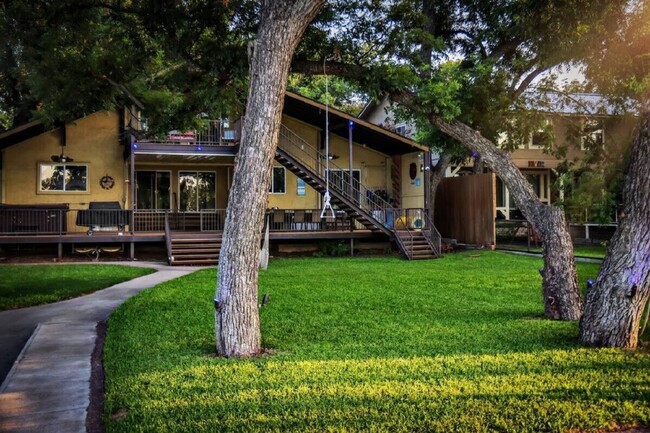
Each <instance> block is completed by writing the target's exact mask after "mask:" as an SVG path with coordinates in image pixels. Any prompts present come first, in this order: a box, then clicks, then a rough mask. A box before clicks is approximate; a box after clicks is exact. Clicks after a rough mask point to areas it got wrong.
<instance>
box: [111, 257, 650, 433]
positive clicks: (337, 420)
mask: <svg viewBox="0 0 650 433" xmlns="http://www.w3.org/2000/svg"><path fill="white" fill-rule="evenodd" d="M540 267H541V260H539V259H536V258H530V257H521V256H514V255H508V254H504V253H498V252H480V253H462V254H453V255H449V256H446V257H445V258H443V259H441V260H435V261H422V262H406V261H403V260H400V259H396V258H372V259H293V260H275V261H273V262H272V263H271V265H270V267H269V270H268V271H266V272H264V273H262V274H261V276H260V293H264V292H268V293H269V294H270V302H269V303H268V305H267V306H266V307H264V308H263V309H262V310H261V321H262V331H263V344H264V346H265V347H266V348H269V349H270V350H271V351H272V354H271V355H269V356H264V357H261V358H257V359H246V360H227V359H218V358H215V357H214V310H213V306H212V301H211V300H212V298H213V296H214V286H215V274H214V271H213V270H207V271H200V272H197V273H195V274H192V275H189V276H187V277H184V278H181V279H178V280H174V281H170V282H168V283H165V284H162V285H160V286H158V287H157V288H155V289H153V290H149V291H147V292H144V293H142V294H140V295H138V296H136V297H135V298H132V299H131V300H129V301H128V302H127V303H125V304H124V305H123V306H122V307H120V308H119V309H118V310H117V311H116V312H115V313H114V314H113V315H112V316H111V319H110V322H109V328H108V336H107V341H106V346H105V355H104V367H105V369H106V401H105V415H106V421H107V431H108V432H180V431H183V432H221V431H228V432H231V431H232V432H249V431H250V432H285V431H301V432H302V431H311V432H329V431H332V432H333V431H337V432H356V431H359V432H361V431H363V432H366V431H371V432H372V431H375V432H379V431H388V432H411V431H439V432H488V431H495V432H563V431H567V430H569V429H585V430H597V429H606V428H611V427H612V426H614V425H616V424H621V425H627V424H632V423H635V422H638V423H641V424H646V425H647V424H648V423H650V385H649V384H650V354H648V353H647V352H643V351H638V352H631V351H622V350H612V349H585V348H582V347H580V346H579V344H578V341H577V324H576V323H566V322H554V321H549V320H544V319H542V318H541V315H542V312H543V309H542V305H541V296H540V286H541V279H540V276H539V273H538V269H539V268H540ZM578 267H579V271H580V274H581V276H582V277H583V279H586V278H588V277H593V276H594V275H595V274H596V272H597V265H594V264H590V263H580V264H578Z"/></svg>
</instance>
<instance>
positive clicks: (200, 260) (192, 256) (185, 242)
mask: <svg viewBox="0 0 650 433" xmlns="http://www.w3.org/2000/svg"><path fill="white" fill-rule="evenodd" d="M220 252H221V235H220V234H216V233H215V234H198V235H196V234H194V235H191V234H182V233H174V234H173V236H172V238H171V251H169V252H168V256H169V264H170V265H172V266H209V265H216V264H218V263H219V253H220Z"/></svg>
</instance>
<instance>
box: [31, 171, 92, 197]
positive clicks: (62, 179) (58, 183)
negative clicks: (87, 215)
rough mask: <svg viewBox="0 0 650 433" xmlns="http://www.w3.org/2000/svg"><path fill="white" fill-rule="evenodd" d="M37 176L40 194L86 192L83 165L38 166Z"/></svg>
mask: <svg viewBox="0 0 650 433" xmlns="http://www.w3.org/2000/svg"><path fill="white" fill-rule="evenodd" d="M38 176H39V177H38V187H39V190H40V191H41V192H47V191H56V192H88V166H87V165H85V164H40V167H39V173H38Z"/></svg>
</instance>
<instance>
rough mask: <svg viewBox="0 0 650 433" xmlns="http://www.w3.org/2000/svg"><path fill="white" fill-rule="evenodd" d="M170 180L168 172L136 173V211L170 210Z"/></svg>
mask: <svg viewBox="0 0 650 433" xmlns="http://www.w3.org/2000/svg"><path fill="white" fill-rule="evenodd" d="M170 178H171V173H170V172H168V171H137V172H136V173H135V182H136V196H137V207H138V209H170V206H169V205H170V190H171V188H170V185H171V182H170Z"/></svg>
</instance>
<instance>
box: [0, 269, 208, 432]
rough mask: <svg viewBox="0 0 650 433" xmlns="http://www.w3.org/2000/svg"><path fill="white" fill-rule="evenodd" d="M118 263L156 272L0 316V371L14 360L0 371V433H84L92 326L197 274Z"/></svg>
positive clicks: (93, 333)
mask: <svg viewBox="0 0 650 433" xmlns="http://www.w3.org/2000/svg"><path fill="white" fill-rule="evenodd" d="M119 264H130V265H133V266H143V267H151V268H155V269H157V270H158V272H155V273H153V274H150V275H146V276H144V277H139V278H136V279H134V280H131V281H127V282H124V283H120V284H116V285H115V286H111V287H109V288H107V289H104V290H100V291H98V292H95V293H93V294H90V295H86V296H82V297H79V298H75V299H70V300H68V301H63V302H57V303H55V304H49V305H40V306H37V307H29V308H21V309H18V310H10V311H3V312H0V347H2V353H1V354H0V363H1V365H0V367H2V368H4V369H5V370H8V367H9V366H10V365H11V364H13V361H14V360H16V358H18V359H17V360H16V363H15V364H13V368H12V369H11V370H10V371H4V372H3V371H0V373H2V374H3V376H2V377H3V378H4V376H6V378H4V382H3V383H2V385H0V432H12V433H14V432H30V433H35V432H56V433H59V432H65V433H68V432H71V433H72V432H85V431H86V412H87V408H88V403H89V398H90V371H91V362H90V358H91V354H92V351H93V348H94V346H95V339H96V333H95V326H96V324H97V322H99V321H101V320H104V319H105V318H106V317H108V315H109V314H110V313H111V311H113V310H114V309H115V308H116V307H117V306H119V305H120V304H121V303H122V302H124V301H125V300H126V299H128V298H130V297H131V296H133V295H135V294H137V293H139V292H141V291H142V290H145V289H148V288H150V287H153V286H155V285H157V284H159V283H162V282H165V281H168V280H171V279H174V278H178V277H181V276H183V275H187V274H190V273H192V272H194V271H196V270H198V269H200V268H196V267H192V268H190V267H187V268H186V267H173V268H172V267H169V266H166V265H162V264H160V263H146V262H129V263H123V262H120V263H119ZM30 336H31V337H30ZM23 346H24V348H23ZM21 349H22V353H21Z"/></svg>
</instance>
